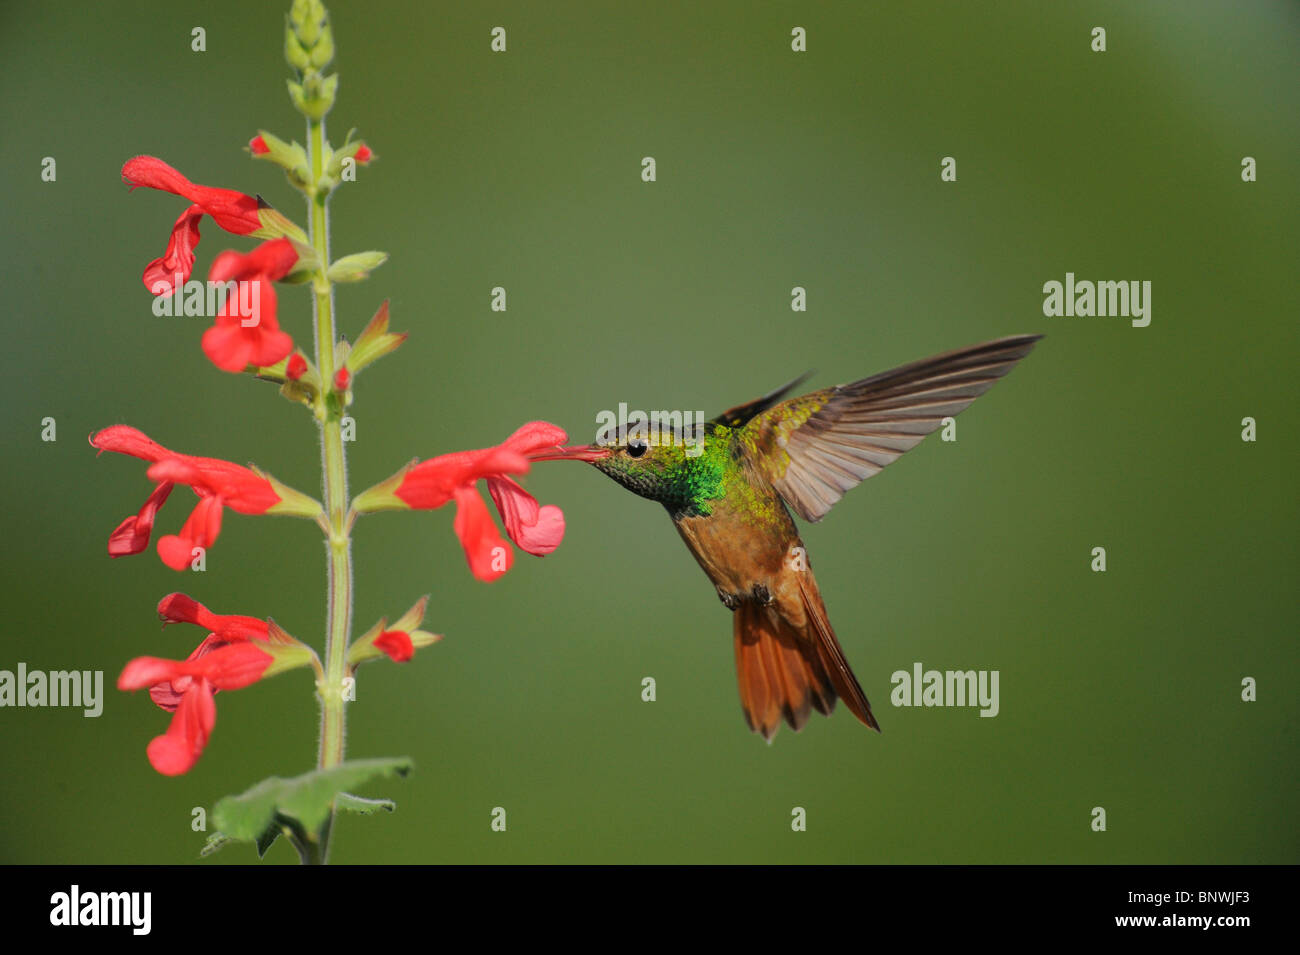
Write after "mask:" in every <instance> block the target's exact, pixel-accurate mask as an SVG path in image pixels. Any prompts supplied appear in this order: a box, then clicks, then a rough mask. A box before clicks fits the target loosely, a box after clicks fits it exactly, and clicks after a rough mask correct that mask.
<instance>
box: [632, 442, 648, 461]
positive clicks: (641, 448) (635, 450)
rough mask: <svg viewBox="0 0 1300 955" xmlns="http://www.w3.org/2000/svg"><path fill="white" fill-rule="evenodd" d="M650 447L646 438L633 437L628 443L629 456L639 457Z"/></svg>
mask: <svg viewBox="0 0 1300 955" xmlns="http://www.w3.org/2000/svg"><path fill="white" fill-rule="evenodd" d="M649 448H650V445H649V444H647V443H646V440H645V438H633V439H632V440H631V441H629V442H628V443H627V453H628V456H629V457H633V458H639V457H641V455H643V454H645V453H646V451H647V450H648V449H649Z"/></svg>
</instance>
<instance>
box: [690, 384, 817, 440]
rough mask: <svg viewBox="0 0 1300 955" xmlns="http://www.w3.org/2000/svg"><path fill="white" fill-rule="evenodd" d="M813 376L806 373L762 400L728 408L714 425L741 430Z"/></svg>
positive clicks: (714, 421)
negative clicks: (745, 424) (746, 423)
mask: <svg viewBox="0 0 1300 955" xmlns="http://www.w3.org/2000/svg"><path fill="white" fill-rule="evenodd" d="M811 374H812V372H811V371H805V372H804V373H803V374H802V375H800V376H799V377H798V378H796V379H794V380H793V381H787V382H786V383H785V384H784V385H782V386H781V387H780V388H777V389H776V390H775V391H769V392H768V393H767V394H765V395H764V396H763V397H761V398H755V399H754V400H753V401H750V402H747V403H746V404H743V405H736V407H734V408H728V409H727V410H726V411H724V412H722V414H720V415H718V416H717V417H716V418H714V419H713V421H712V423H713V424H723V425H726V426H727V427H728V428H739V427H740V426H741V425H743V424H744V423H745V422H747V421H749V420H750V419H751V418H753V417H754V415H756V414H761V413H762V412H764V411H766V410H767V409H768V408H770V407H772V405H774V404H776V403H777V402H778V401H780V400H781V399H782V398H784V397H785V396H786V395H788V394H789V393H790V389H792V388H794V387H796V386H798V385H802V384H803V383H804V382H805V381H807V380H808V376H809V375H811Z"/></svg>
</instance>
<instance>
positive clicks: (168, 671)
mask: <svg viewBox="0 0 1300 955" xmlns="http://www.w3.org/2000/svg"><path fill="white" fill-rule="evenodd" d="M217 637H218V635H217V634H212V635H210V636H209V638H208V639H207V640H204V641H203V643H201V644H199V646H198V649H196V650H195V651H194V652H193V653H192V654H190V657H189V659H187V660H164V659H161V658H159V657H137V658H136V659H134V660H132V661H131V662H130V663H128V664H127V665H126V667H125V668H124V669H123V670H122V675H121V676H119V677H118V679H117V688H118V689H119V690H141V689H144V688H145V687H149V688H150V695H151V696H153V698H154V701H155V702H156V703H158V705H159V706H161V707H162V708H163V709H165V710H170V711H173V714H174V715H173V716H172V721H171V725H170V726H168V727H167V732H166V733H165V734H163V735H162V736H157V737H154V739H153V740H152V741H151V742H150V743H149V748H148V751H147V752H148V755H149V763H150V764H151V765H152V766H153V768H154V769H156V770H157V771H158V772H160V773H162V774H163V775H164V776H179V775H180V774H181V773H185V772H188V771H189V770H190V769H191V768H192V767H193V766H194V764H195V763H196V762H197V761H198V758H199V756H200V755H202V753H203V748H204V747H205V746H206V745H207V742H208V736H209V735H211V733H212V728H213V726H214V725H215V724H216V721H217V707H216V701H215V700H214V699H213V694H214V693H216V692H217V691H218V690H238V689H242V688H243V687H246V686H249V685H251V684H253V683H256V682H257V681H258V680H260V679H261V678H262V674H264V673H265V672H266V669H267V667H269V666H270V665H271V663H272V662H273V658H272V656H271V654H269V653H267V652H265V651H263V650H261V649H260V648H258V647H257V646H255V645H253V644H252V643H249V642H247V641H241V642H234V643H232V642H229V641H226V642H224V643H222V642H220V641H218V640H214V638H217ZM155 690H156V691H159V692H158V694H157V695H155V692H154V691H155Z"/></svg>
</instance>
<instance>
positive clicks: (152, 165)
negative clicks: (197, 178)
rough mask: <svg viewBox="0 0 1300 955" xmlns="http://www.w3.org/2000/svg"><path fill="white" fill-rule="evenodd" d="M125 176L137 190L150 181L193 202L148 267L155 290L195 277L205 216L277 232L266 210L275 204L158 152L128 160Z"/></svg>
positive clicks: (252, 231) (148, 283) (250, 230)
mask: <svg viewBox="0 0 1300 955" xmlns="http://www.w3.org/2000/svg"><path fill="white" fill-rule="evenodd" d="M122 179H123V180H124V181H125V182H127V183H128V184H129V185H130V186H131V188H132V189H135V188H136V187H138V186H148V187H149V188H150V189H160V190H162V191H163V192H170V193H172V194H173V195H177V196H182V197H184V198H186V199H188V200H190V202H192V203H193V205H191V206H190V207H189V208H188V209H186V210H185V211H184V212H182V213H181V215H180V218H178V219H177V220H176V224H175V225H173V226H172V234H171V239H170V241H168V243H167V251H166V253H164V254H163V256H162V257H161V258H158V259H154V260H153V261H152V262H150V263H149V264H148V265H147V266H146V267H145V270H144V284H145V288H147V289H149V291H150V292H152V293H153V294H154V295H170V294H172V293H173V292H174V291H175V290H176V288H175V287H176V285H177V284H179V283H183V282H185V281H186V280H188V279H189V277H190V272H191V271H193V269H194V247H195V246H196V245H198V244H199V220H200V219H201V218H203V216H205V215H209V216H212V220H213V221H214V222H216V224H217V225H219V226H221V228H223V229H225V230H226V231H227V232H233V233H234V234H235V235H257V234H266V235H269V234H271V230H267V229H266V228H265V227H264V224H263V221H262V210H263V209H269V208H270V207H269V206H267V205H266V203H264V202H263V201H262V200H260V199H258V198H256V197H254V196H247V195H244V193H242V192H235V191H234V190H233V189H216V188H213V187H211V186H200V185H197V184H195V183H192V182H190V181H189V180H188V179H186V178H185V177H184V176H182V175H181V174H180V173H179V172H177V171H176V170H175V169H173V168H172V167H171V166H169V165H167V164H166V163H165V162H163V161H162V160H161V159H157V158H155V157H153V156H136V157H135V158H134V159H128V160H127V161H126V164H125V165H123V166H122Z"/></svg>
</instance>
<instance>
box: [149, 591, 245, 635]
mask: <svg viewBox="0 0 1300 955" xmlns="http://www.w3.org/2000/svg"><path fill="white" fill-rule="evenodd" d="M158 617H159V619H161V620H162V621H164V623H165V624H171V623H192V624H195V625H196V626H199V627H203V628H204V629H205V630H207V631H209V632H210V633H213V634H221V635H222V636H224V637H226V638H227V639H228V640H232V641H233V640H265V639H266V635H267V631H268V629H269V628H268V627H267V623H266V621H265V620H259V619H258V618H257V617H247V616H244V615H243V614H233V613H213V612H212V611H211V610H209V609H208V608H207V607H205V606H203V604H201V603H199V602H198V601H197V600H195V599H194V598H193V597H190V596H187V595H186V594H181V593H175V594H168V595H167V596H166V597H164V598H163V599H162V600H160V601H158Z"/></svg>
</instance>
